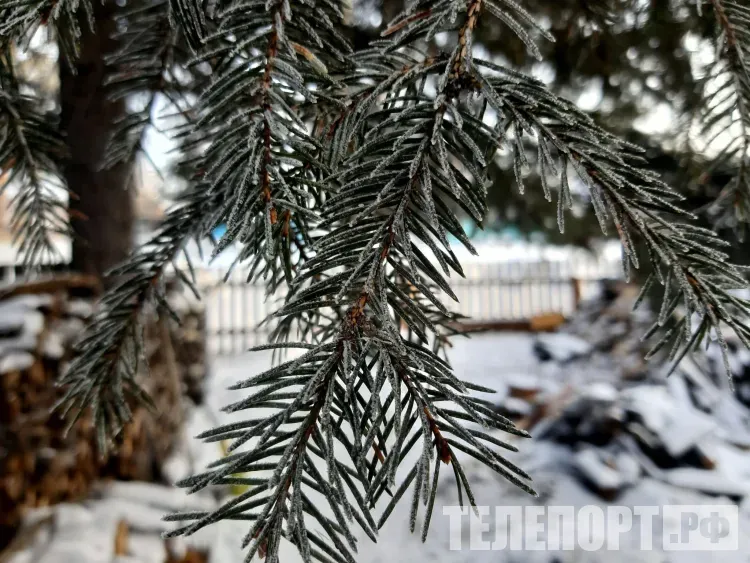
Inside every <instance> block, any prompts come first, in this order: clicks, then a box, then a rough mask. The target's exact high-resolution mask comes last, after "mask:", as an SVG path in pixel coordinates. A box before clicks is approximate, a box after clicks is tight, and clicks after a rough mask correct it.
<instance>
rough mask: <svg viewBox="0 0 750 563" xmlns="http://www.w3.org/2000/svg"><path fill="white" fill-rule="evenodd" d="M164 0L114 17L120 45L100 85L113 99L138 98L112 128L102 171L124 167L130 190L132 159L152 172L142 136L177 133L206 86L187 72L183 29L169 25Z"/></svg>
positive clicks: (142, 2) (202, 77)
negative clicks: (143, 160)
mask: <svg viewBox="0 0 750 563" xmlns="http://www.w3.org/2000/svg"><path fill="white" fill-rule="evenodd" d="M171 10H172V8H171V5H170V3H169V2H168V0H139V1H138V2H136V3H135V4H132V3H128V5H127V6H126V7H125V8H123V9H121V11H120V12H119V13H118V14H117V20H118V25H117V29H118V31H117V33H116V34H115V39H116V40H117V42H118V44H119V46H118V48H117V50H116V51H115V52H113V53H110V54H108V56H107V58H106V62H107V65H108V66H109V67H110V69H111V71H110V73H109V75H108V76H107V79H106V82H105V86H106V87H107V89H108V92H109V95H110V97H111V99H113V100H119V99H128V100H129V101H130V103H131V104H133V103H134V102H133V101H132V100H137V99H138V98H142V99H144V100H145V101H144V102H142V103H140V104H138V107H136V108H135V109H132V110H130V111H128V113H127V114H126V115H124V116H123V117H122V118H121V119H120V120H119V121H118V122H117V123H115V124H114V127H113V130H112V134H111V138H110V140H109V145H108V147H107V151H106V155H105V158H104V162H103V163H102V166H104V167H111V166H114V165H116V164H120V163H124V164H127V165H128V166H129V167H130V179H129V180H128V184H129V186H130V187H134V186H133V182H134V174H135V169H136V166H135V163H136V157H137V156H139V155H141V156H144V157H145V158H146V159H148V160H149V161H150V162H151V165H152V166H153V167H154V169H155V170H156V171H157V172H160V170H159V166H158V165H157V164H156V163H154V161H153V159H152V158H151V157H150V155H149V152H148V150H147V149H146V146H145V138H146V134H147V133H148V132H149V131H150V130H156V131H159V132H162V133H165V134H169V133H170V132H177V131H179V130H180V128H181V127H182V128H184V127H185V123H188V122H189V121H190V115H191V114H192V113H193V112H194V106H195V101H196V99H197V98H198V96H199V95H200V93H201V91H202V89H203V88H204V87H205V85H206V82H207V77H208V72H206V70H205V69H200V68H195V67H194V68H191V69H188V68H187V63H188V62H189V60H190V59H191V58H192V54H191V53H190V50H189V48H188V46H187V45H186V40H185V34H184V33H183V31H182V28H181V27H179V26H176V25H173V24H172V22H171V20H172V17H173V15H172V12H171Z"/></svg>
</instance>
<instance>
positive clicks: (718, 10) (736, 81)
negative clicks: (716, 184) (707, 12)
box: [698, 0, 750, 239]
mask: <svg viewBox="0 0 750 563" xmlns="http://www.w3.org/2000/svg"><path fill="white" fill-rule="evenodd" d="M710 4H711V7H712V8H713V17H714V18H715V20H716V24H717V29H718V31H717V39H716V47H715V57H714V62H713V63H712V65H710V66H709V67H708V68H707V69H706V71H705V76H704V78H703V80H702V89H703V94H704V98H705V101H704V105H703V106H702V107H701V108H700V112H699V114H698V125H699V129H698V135H699V139H701V141H702V142H703V143H704V146H703V150H704V152H708V155H709V158H710V162H709V166H708V170H706V171H705V172H704V173H705V174H709V173H710V172H711V171H712V170H714V169H716V168H720V167H728V168H730V169H731V170H732V178H731V180H730V181H729V182H728V183H727V184H726V185H725V186H724V187H723V189H722V191H721V193H720V194H719V196H718V197H717V198H716V201H715V202H714V205H713V206H712V208H711V209H710V211H711V212H712V214H713V215H714V216H715V220H716V223H717V226H720V227H725V226H728V227H732V228H734V229H735V230H736V231H737V233H738V235H739V236H740V239H744V233H745V230H746V224H747V222H748V221H750V7H749V6H747V4H746V3H744V2H737V1H736V0H711V1H710Z"/></svg>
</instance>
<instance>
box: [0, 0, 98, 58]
mask: <svg viewBox="0 0 750 563" xmlns="http://www.w3.org/2000/svg"><path fill="white" fill-rule="evenodd" d="M82 19H83V21H85V22H87V23H88V26H89V29H90V30H93V29H94V12H93V9H92V6H91V3H90V1H89V0H14V1H12V2H3V3H2V4H0V40H2V42H5V40H10V41H14V42H19V43H21V44H24V43H26V42H28V41H30V40H31V38H32V37H33V36H34V34H35V33H36V31H37V30H38V29H39V28H41V27H44V26H46V27H47V28H48V29H49V30H50V31H51V35H52V36H53V37H54V39H55V40H56V41H57V46H58V48H59V50H60V55H61V59H62V60H61V64H72V63H73V62H74V61H75V59H76V58H77V57H78V47H79V46H78V40H79V38H80V37H81V32H82V29H81V25H80V22H81V20H82Z"/></svg>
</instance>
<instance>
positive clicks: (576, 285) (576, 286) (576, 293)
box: [570, 278, 581, 312]
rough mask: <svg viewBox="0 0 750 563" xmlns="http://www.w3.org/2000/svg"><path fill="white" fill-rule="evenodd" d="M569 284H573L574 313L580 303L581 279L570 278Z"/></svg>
mask: <svg viewBox="0 0 750 563" xmlns="http://www.w3.org/2000/svg"><path fill="white" fill-rule="evenodd" d="M570 282H571V283H572V284H573V312H576V311H577V310H578V306H579V305H580V303H581V279H580V278H571V280H570Z"/></svg>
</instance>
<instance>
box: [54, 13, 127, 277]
mask: <svg viewBox="0 0 750 563" xmlns="http://www.w3.org/2000/svg"><path fill="white" fill-rule="evenodd" d="M103 4H104V5H102V3H101V2H92V6H93V8H94V13H95V21H96V30H95V33H92V32H91V31H90V30H89V29H88V25H87V24H85V23H84V24H83V25H82V28H83V29H84V30H85V31H84V32H83V37H82V38H81V56H80V58H79V60H78V61H77V62H76V64H75V72H71V69H70V68H69V67H68V65H66V64H65V63H62V64H61V65H60V98H61V127H62V130H63V131H64V133H65V134H66V136H67V143H68V146H69V148H70V160H69V162H68V164H67V165H66V168H65V179H66V180H67V183H68V188H69V189H70V191H71V192H72V194H73V195H71V199H70V204H69V210H70V218H71V225H72V228H73V232H74V234H75V237H74V240H73V255H72V261H71V268H72V269H73V270H75V271H79V272H82V273H86V274H93V275H96V276H99V277H102V276H103V274H104V273H105V272H106V271H107V270H108V269H109V268H111V267H112V266H114V265H116V264H118V263H119V262H121V261H123V260H124V259H125V258H126V257H127V255H128V252H129V251H130V249H131V246H132V242H133V217H134V215H133V200H132V194H131V193H130V192H129V191H128V190H127V186H126V182H127V176H128V172H129V171H128V166H127V165H118V166H115V167H113V168H111V169H108V170H101V169H100V163H101V162H102V156H103V153H104V149H105V146H106V144H107V139H108V135H109V131H110V128H111V126H112V124H113V123H114V122H115V120H116V119H117V118H119V117H120V116H122V115H123V113H124V111H125V103H124V101H122V100H120V101H117V102H111V101H109V100H107V97H106V94H105V91H104V86H103V85H104V77H105V74H106V73H105V64H104V56H105V55H106V54H107V53H111V52H112V51H113V49H114V47H115V42H114V41H113V40H112V38H111V36H112V33H113V32H114V30H115V20H114V17H113V16H114V12H115V10H116V4H115V3H114V2H105V3H103Z"/></svg>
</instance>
